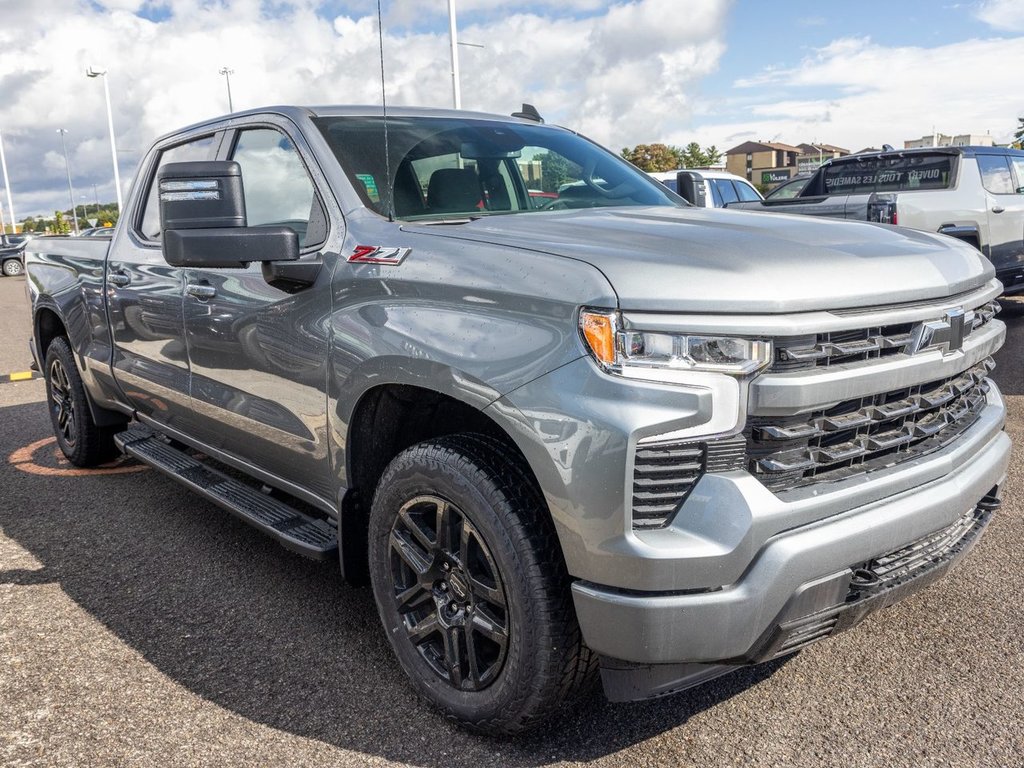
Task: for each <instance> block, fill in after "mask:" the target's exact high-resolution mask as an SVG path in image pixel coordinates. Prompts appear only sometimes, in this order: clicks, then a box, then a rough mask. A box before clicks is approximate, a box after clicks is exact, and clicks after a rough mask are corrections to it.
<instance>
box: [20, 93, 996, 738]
mask: <svg viewBox="0 0 1024 768" xmlns="http://www.w3.org/2000/svg"><path fill="white" fill-rule="evenodd" d="M541 186H542V187H543V188H544V189H556V190H561V191H560V192H559V193H558V197H557V198H555V199H553V198H552V197H551V196H547V197H544V198H541V199H538V198H537V197H536V196H532V195H531V194H530V193H529V190H530V189H531V188H537V187H541ZM27 273H28V280H27V285H28V291H29V294H30V298H31V303H32V342H31V346H32V353H33V355H34V357H35V359H36V361H37V364H38V365H39V367H40V368H41V370H42V371H43V372H44V373H45V378H46V387H47V397H48V405H49V410H50V414H51V417H52V421H53V426H54V429H55V432H56V436H57V442H58V445H59V446H60V448H61V450H62V451H63V452H64V454H65V455H66V456H67V457H68V459H69V460H70V461H71V462H72V463H74V464H76V465H78V466H92V465H97V464H101V463H103V462H105V461H108V460H109V459H110V458H111V457H112V456H113V455H115V452H116V451H117V450H120V451H122V452H124V453H127V454H129V455H130V456H133V457H135V458H137V459H138V460H140V461H142V462H145V463H147V464H149V465H151V466H153V467H155V468H156V469H158V470H160V471H161V472H164V473H166V474H167V475H168V476H169V477H171V478H173V479H174V480H176V481H178V482H180V483H183V484H184V485H185V486H187V487H188V488H190V489H192V490H194V491H195V492H197V493H198V494H200V495H201V496H203V497H205V498H206V499H209V500H210V501H213V502H215V503H216V504H219V505H221V506H222V507H224V508H226V509H227V510H229V511H230V512H232V513H233V514H235V515H237V516H238V517H240V518H242V519H243V520H245V521H247V522H249V523H251V524H253V525H255V526H257V527H258V528H260V529H261V530H263V531H264V532H266V533H267V534H269V535H270V536H273V537H274V538H276V539H277V540H279V541H280V542H281V543H282V544H284V545H285V546H287V547H289V548H291V549H293V550H295V551H296V552H299V553H302V554H304V555H307V556H310V557H320V558H323V557H331V558H334V557H337V558H340V562H341V568H342V571H343V574H344V576H345V577H346V578H347V579H350V580H352V581H353V582H356V583H358V582H362V581H369V582H370V583H371V584H372V588H373V594H374V597H375V600H376V604H377V606H378V609H379V613H380V618H381V621H382V624H383V627H384V630H385V635H386V637H387V639H388V642H390V643H391V645H392V647H393V649H394V652H395V655H396V657H397V659H398V661H399V663H400V664H401V666H402V667H403V668H404V670H405V671H406V673H407V674H408V676H409V678H410V680H411V681H412V685H413V686H414V688H415V689H416V690H417V691H418V692H419V693H420V694H421V695H423V696H424V697H425V698H426V699H427V700H429V701H430V702H432V703H433V704H434V705H436V706H437V707H438V708H440V710H442V711H443V712H444V713H445V714H446V715H447V716H448V717H450V718H453V719H455V720H457V721H459V722H462V723H464V724H466V725H468V726H470V727H473V728H476V729H479V730H483V731H488V732H514V731H517V730H521V729H524V728H528V727H531V726H534V725H536V724H538V723H540V722H543V721H544V718H545V717H546V716H549V715H550V714H551V713H553V712H555V711H557V709H558V708H559V707H560V706H563V704H564V702H566V701H567V700H568V699H569V697H570V696H571V695H572V694H574V693H575V692H577V691H579V690H581V689H582V688H583V687H584V686H585V684H586V683H587V681H588V680H591V679H593V678H594V676H595V675H596V674H597V673H598V670H600V676H601V680H602V682H603V685H604V689H605V692H606V694H607V695H608V697H609V698H611V699H612V700H618V701H624V700H635V699H641V698H645V697H651V696H658V695H663V694H667V693H671V692H674V691H679V690H683V689H685V688H687V687H689V686H692V685H695V684H697V683H700V682H702V681H704V680H708V679H710V678H712V677H715V676H717V675H720V674H723V673H725V672H728V671H729V670H733V669H737V668H738V667H740V666H742V665H747V664H754V663H758V662H762V661H765V660H769V659H775V658H779V657H782V656H786V655H788V654H791V653H794V652H796V651H798V650H800V649H801V648H803V647H805V646H807V645H808V644H810V643H814V642H816V641H819V640H821V639H823V638H825V637H827V636H829V635H832V634H834V633H836V632H839V631H842V630H845V629H847V628H849V627H851V626H853V625H854V624H856V623H857V622H858V621H859V620H860V619H861V618H863V617H864V616H865V615H866V614H867V613H868V612H870V611H871V610H873V609H876V608H880V607H883V606H886V605H889V604H891V603H893V602H894V601H896V600H899V599H901V598H903V597H904V596H906V595H908V594H911V593H913V592H915V591H917V590H919V589H921V588H922V587H924V586H925V585H927V584H929V583H930V582H932V581H934V580H935V579H936V578H938V577H940V576H941V575H942V574H943V573H945V572H946V571H947V570H948V569H949V568H950V567H951V566H952V565H953V564H955V563H956V562H958V561H959V560H960V558H962V557H963V556H964V555H965V553H966V552H967V551H968V550H969V549H970V548H971V547H972V545H973V544H974V543H975V542H976V541H977V540H978V537H979V536H980V535H981V534H982V532H983V530H984V529H985V526H986V524H987V523H988V521H989V519H990V516H991V515H992V513H993V512H994V510H996V508H997V507H998V506H999V504H1000V492H1001V488H1002V486H1003V483H1004V479H1005V474H1006V469H1007V463H1008V459H1009V455H1010V441H1009V438H1008V437H1007V436H1006V433H1005V432H1004V431H1003V421H1004V406H1003V401H1002V398H1001V396H1000V393H999V391H998V389H997V387H996V385H995V384H994V383H993V382H992V381H991V380H990V379H989V378H988V373H989V371H990V370H991V368H992V366H993V363H992V355H993V353H994V352H995V351H996V350H997V349H998V348H999V346H1000V345H1001V344H1002V343H1003V339H1004V336H1005V326H1004V325H1003V323H1001V322H1000V321H999V320H998V319H996V317H995V315H996V312H997V311H998V306H997V304H996V303H995V301H994V299H995V297H996V296H997V295H998V294H999V293H1000V291H1001V286H1000V284H999V283H998V282H997V281H996V280H995V279H994V275H993V270H992V266H991V265H990V264H989V263H988V262H987V261H986V260H985V259H984V258H982V257H981V255H980V254H979V253H978V251H977V250H976V249H974V248H971V247H970V246H968V245H966V244H964V243H962V242H957V241H955V240H952V239H949V238H944V237H939V236H937V235H933V234H927V233H923V232H915V231H909V230H902V229H890V228H884V227H875V226H869V225H866V224H858V223H846V222H833V221H817V220H814V219H809V218H802V217H774V216H764V215H758V214H752V213H742V212H740V213H736V212H729V211H724V212H723V211H715V210H708V209H698V208H694V207H691V206H688V205H687V204H686V203H685V202H684V201H683V200H682V199H680V198H679V197H677V196H676V195H674V194H673V193H672V192H670V191H669V190H667V189H666V188H665V187H664V186H663V185H661V184H659V183H658V182H656V181H655V180H653V179H651V178H650V177H648V176H647V175H646V174H643V173H641V172H639V171H637V170H636V169H635V168H633V167H632V166H630V165H629V164H628V163H626V162H625V161H623V160H621V159H619V158H617V157H616V156H615V155H614V154H612V153H610V152H607V151H606V150H604V149H601V148H600V147H598V146H596V145H594V144H593V143H591V142H589V141H587V140H586V139H584V138H582V137H581V136H579V135H577V134H575V133H573V132H571V131H569V130H566V129H563V128H557V127H553V126H549V125H542V124H540V123H539V122H538V121H535V120H533V121H531V120H529V119H512V118H503V117H498V116H494V115H484V114H476V113H468V112H451V111H427V110H416V109H399V110H394V111H389V112H388V114H387V116H386V117H385V116H384V115H383V114H382V113H381V110H380V109H379V108H351V107H350V108H336V107H327V108H318V109H304V108H294V107H280V108H268V109H262V110H258V111H252V112H246V113H240V114H235V115H231V116H230V117H225V118H221V119H217V120H211V121H209V122H205V123H202V124H199V125H194V126H192V127H189V128H186V129H183V130H181V131H177V132H175V133H173V134H170V135H168V136H165V137H164V138H161V139H159V140H158V141H157V142H156V143H155V145H154V146H153V147H152V149H151V150H150V151H149V153H148V154H147V156H146V158H145V160H144V161H143V163H142V164H141V166H140V169H139V172H138V175H137V178H136V180H135V182H134V185H133V187H132V191H131V193H130V196H129V199H128V201H127V205H126V208H125V211H124V215H123V216H122V217H121V219H120V221H119V222H118V225H117V230H116V232H115V233H114V236H113V239H112V241H110V242H109V243H108V242H107V241H105V240H98V239H95V238H72V239H50V240H47V239H45V238H43V239H39V240H34V241H32V243H31V244H30V247H29V253H28V255H27ZM112 492H113V491H112ZM154 492H157V491H156V489H154ZM112 501H113V502H114V503H117V501H116V500H114V499H112ZM182 578H184V579H187V578H189V575H188V572H187V570H185V571H183V572H182ZM295 631H297V632H301V631H302V628H301V627H296V628H295ZM324 652H325V653H330V652H331V649H324Z"/></svg>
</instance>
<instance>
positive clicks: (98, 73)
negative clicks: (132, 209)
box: [85, 67, 121, 213]
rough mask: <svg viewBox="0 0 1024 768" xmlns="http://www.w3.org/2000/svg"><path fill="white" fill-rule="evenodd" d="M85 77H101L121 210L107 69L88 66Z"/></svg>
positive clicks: (115, 189) (115, 184) (115, 185)
mask: <svg viewBox="0 0 1024 768" xmlns="http://www.w3.org/2000/svg"><path fill="white" fill-rule="evenodd" d="M85 76H86V77H102V78H103V96H104V97H105V98H106V100H107V129H108V130H109V131H110V159H111V161H112V162H113V163H114V191H115V192H116V193H117V210H118V213H120V212H121V173H120V172H119V171H118V169H117V144H116V143H115V141H114V114H113V112H111V111H110V88H109V87H108V86H107V70H105V69H98V68H97V67H89V68H88V69H87V70H85Z"/></svg>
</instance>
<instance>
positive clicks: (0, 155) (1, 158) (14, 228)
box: [0, 135, 18, 235]
mask: <svg viewBox="0 0 1024 768" xmlns="http://www.w3.org/2000/svg"><path fill="white" fill-rule="evenodd" d="M0 167H2V168H3V172H4V187H5V188H6V189H7V210H8V211H9V212H10V214H11V233H12V234H15V235H16V234H18V220H17V219H16V218H15V217H14V201H13V200H11V180H10V178H9V177H8V176H7V157H6V155H4V139H3V136H2V135H0Z"/></svg>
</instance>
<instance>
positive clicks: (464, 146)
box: [314, 117, 686, 221]
mask: <svg viewBox="0 0 1024 768" xmlns="http://www.w3.org/2000/svg"><path fill="white" fill-rule="evenodd" d="M314 122H315V123H316V125H317V127H318V128H319V129H320V131H321V132H322V133H323V135H324V136H325V137H326V139H327V141H328V143H329V144H330V146H331V149H332V150H333V151H334V154H335V156H336V157H337V159H338V162H339V163H341V166H342V168H343V169H344V171H345V173H346V174H347V175H348V177H349V180H350V181H351V182H352V184H353V186H354V187H355V188H356V190H357V191H358V192H359V194H360V196H361V197H362V199H363V203H364V204H365V205H366V206H368V207H369V208H371V209H372V210H374V211H376V212H377V213H379V214H381V215H387V214H388V212H389V209H390V207H391V205H392V197H391V196H393V205H394V213H395V216H396V217H397V218H399V219H403V220H407V221H409V220H426V219H438V220H442V221H450V220H463V221H464V220H467V219H474V218H477V217H479V216H487V215H494V214H512V213H533V212H538V211H550V210H563V209H569V208H593V207H606V206H636V205H666V206H676V207H679V206H684V205H686V203H685V202H684V201H682V199H681V198H679V197H677V196H676V195H674V194H672V193H671V192H669V191H668V190H667V189H666V188H665V187H664V186H662V185H661V184H658V183H657V182H656V181H654V180H652V179H650V178H649V177H648V176H647V175H646V174H644V173H642V172H641V171H639V170H637V169H636V168H635V167H633V166H632V165H630V164H629V163H627V162H626V161H624V160H622V159H620V158H618V157H616V156H615V155H613V154H611V153H610V152H608V151H606V150H604V149H602V148H601V147H599V146H597V145H596V144H594V143H592V142H590V141H588V140H587V139H584V138H582V137H581V136H578V135H577V134H574V133H572V132H570V131H567V130H564V129H561V128H555V127H551V126H544V125H522V124H518V123H507V122H502V121H498V120H478V119H469V118H454V117H388V121H387V125H388V135H387V144H388V154H389V155H390V168H387V169H386V170H385V159H384V121H383V118H381V117H321V118H317V119H316V120H314Z"/></svg>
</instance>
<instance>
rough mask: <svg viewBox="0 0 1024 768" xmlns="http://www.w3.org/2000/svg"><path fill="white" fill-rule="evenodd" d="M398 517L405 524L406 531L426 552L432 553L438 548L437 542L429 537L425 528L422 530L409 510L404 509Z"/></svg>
mask: <svg viewBox="0 0 1024 768" xmlns="http://www.w3.org/2000/svg"><path fill="white" fill-rule="evenodd" d="M398 517H399V519H400V520H401V521H402V523H403V524H404V526H405V529H406V530H407V531H409V533H411V534H412V535H413V538H415V539H416V541H417V543H419V545H420V546H421V547H423V549H424V550H426V551H427V552H430V551H431V550H432V549H434V548H435V547H436V546H437V542H436V541H432V540H431V539H430V537H429V536H427V534H426V532H425V531H424V530H423V528H421V527H420V525H419V524H418V523H417V522H416V521H415V520H413V519H412V515H410V514H409V509H408V508H403V509H402V510H401V511H400V512H399V513H398Z"/></svg>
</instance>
